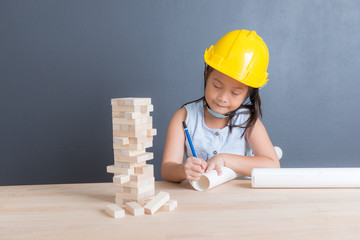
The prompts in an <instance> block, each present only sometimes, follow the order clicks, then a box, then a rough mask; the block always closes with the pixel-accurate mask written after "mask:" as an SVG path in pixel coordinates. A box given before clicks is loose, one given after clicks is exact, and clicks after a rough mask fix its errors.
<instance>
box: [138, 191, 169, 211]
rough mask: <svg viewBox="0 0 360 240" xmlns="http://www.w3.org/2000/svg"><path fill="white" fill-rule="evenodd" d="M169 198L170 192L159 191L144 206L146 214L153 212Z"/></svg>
mask: <svg viewBox="0 0 360 240" xmlns="http://www.w3.org/2000/svg"><path fill="white" fill-rule="evenodd" d="M169 199H170V194H169V193H167V192H163V191H161V192H159V193H158V194H157V195H156V196H155V197H154V198H153V199H152V200H151V201H150V202H148V203H147V204H146V205H145V206H144V208H145V213H146V214H151V215H152V214H154V213H155V212H156V211H157V210H159V209H160V208H161V207H162V206H163V205H164V204H165V203H166V202H167V201H169Z"/></svg>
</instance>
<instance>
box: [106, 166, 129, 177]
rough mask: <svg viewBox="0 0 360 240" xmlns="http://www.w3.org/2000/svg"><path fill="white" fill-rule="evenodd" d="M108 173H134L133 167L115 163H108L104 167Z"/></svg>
mask: <svg viewBox="0 0 360 240" xmlns="http://www.w3.org/2000/svg"><path fill="white" fill-rule="evenodd" d="M106 170H107V172H108V173H114V174H117V175H118V174H120V175H129V174H134V172H135V171H134V170H135V169H134V168H121V167H117V166H115V165H109V166H107V167H106Z"/></svg>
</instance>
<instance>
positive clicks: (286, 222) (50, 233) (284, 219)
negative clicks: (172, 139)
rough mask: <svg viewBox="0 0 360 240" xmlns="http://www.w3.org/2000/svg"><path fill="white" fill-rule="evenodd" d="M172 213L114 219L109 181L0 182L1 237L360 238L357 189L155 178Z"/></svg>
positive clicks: (359, 199) (359, 207) (112, 194)
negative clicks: (198, 184) (209, 184)
mask: <svg viewBox="0 0 360 240" xmlns="http://www.w3.org/2000/svg"><path fill="white" fill-rule="evenodd" d="M160 190H162V191H167V192H169V193H170V197H171V198H172V199H176V200H177V201H178V208H177V209H176V210H174V211H173V212H157V213H155V214H154V215H145V216H138V217H134V216H132V215H128V214H126V216H125V218H121V219H114V218H111V217H109V216H108V215H107V214H106V213H105V210H104V207H105V205H107V204H109V203H113V202H114V191H115V190H114V187H113V184H112V183H94V184H62V185H35V186H6V187H0V239H17V240H21V239H46V240H49V239H76V240H77V239H86V240H90V239H97V240H99V239H100V240H105V239H157V240H158V239H287V240H288V239H291V240H292V239H307V240H308V239H319V240H320V239H321V240H322V239H327V240H328V239H360V189H252V188H251V183H250V181H249V180H233V181H231V182H228V183H226V184H223V185H221V186H218V187H216V188H214V189H211V190H209V191H207V192H197V191H195V190H192V189H190V186H189V185H187V184H175V183H169V182H156V192H159V191H160Z"/></svg>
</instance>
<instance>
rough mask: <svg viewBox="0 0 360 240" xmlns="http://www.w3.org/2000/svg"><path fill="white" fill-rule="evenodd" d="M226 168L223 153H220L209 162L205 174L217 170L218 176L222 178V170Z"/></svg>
mask: <svg viewBox="0 0 360 240" xmlns="http://www.w3.org/2000/svg"><path fill="white" fill-rule="evenodd" d="M224 166H225V162H224V157H223V155H222V154H221V153H218V154H216V155H215V156H213V157H212V158H210V159H209V160H208V161H207V168H206V170H205V173H209V172H210V171H211V170H213V169H215V170H216V171H217V174H218V176H220V175H221V174H222V171H221V168H222V167H224Z"/></svg>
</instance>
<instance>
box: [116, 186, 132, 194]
mask: <svg viewBox="0 0 360 240" xmlns="http://www.w3.org/2000/svg"><path fill="white" fill-rule="evenodd" d="M114 185H115V184H114ZM115 192H117V193H118V192H122V193H131V192H130V188H129V187H123V186H120V185H115Z"/></svg>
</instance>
